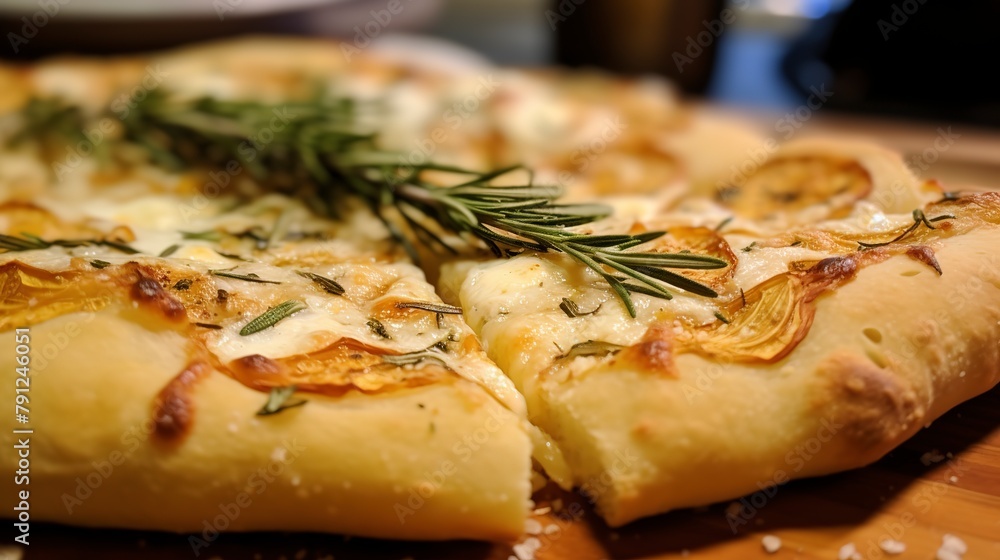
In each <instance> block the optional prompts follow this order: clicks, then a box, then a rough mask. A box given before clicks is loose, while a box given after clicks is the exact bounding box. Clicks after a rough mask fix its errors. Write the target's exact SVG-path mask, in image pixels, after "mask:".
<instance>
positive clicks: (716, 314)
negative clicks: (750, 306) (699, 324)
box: [715, 311, 730, 325]
mask: <svg viewBox="0 0 1000 560" xmlns="http://www.w3.org/2000/svg"><path fill="white" fill-rule="evenodd" d="M715 318H716V319H718V320H720V321H722V322H723V323H725V324H727V325H728V324H729V323H730V321H729V319H726V316H725V315H723V314H722V312H721V311H716V312H715Z"/></svg>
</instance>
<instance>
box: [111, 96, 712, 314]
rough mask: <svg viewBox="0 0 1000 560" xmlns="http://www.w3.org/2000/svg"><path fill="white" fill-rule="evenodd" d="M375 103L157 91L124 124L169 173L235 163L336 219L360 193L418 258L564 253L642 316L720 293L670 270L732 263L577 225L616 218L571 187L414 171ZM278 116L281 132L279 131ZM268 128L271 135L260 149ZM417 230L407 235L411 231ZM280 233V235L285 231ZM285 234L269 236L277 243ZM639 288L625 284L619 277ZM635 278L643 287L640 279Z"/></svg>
mask: <svg viewBox="0 0 1000 560" xmlns="http://www.w3.org/2000/svg"><path fill="white" fill-rule="evenodd" d="M367 109H368V106H366V105H363V104H361V103H359V102H356V101H354V100H351V99H331V98H329V97H327V96H324V95H318V96H316V97H315V98H313V99H307V100H303V101H295V102H288V103H286V104H284V105H281V106H271V105H267V104H264V103H258V102H251V101H224V100H219V99H213V98H202V99H196V100H190V99H177V98H171V97H170V96H169V94H167V93H164V92H163V91H162V90H154V91H153V92H151V93H150V94H149V95H147V96H146V97H145V98H144V99H143V100H141V101H139V102H138V103H137V104H136V107H135V108H134V110H133V111H132V112H131V113H130V115H129V117H128V118H127V119H125V121H124V138H125V140H126V141H128V142H131V143H133V144H137V145H139V146H143V147H145V149H146V150H147V151H148V153H149V155H150V157H151V158H152V159H153V160H155V161H157V162H159V163H161V164H163V165H166V166H170V167H191V166H197V167H209V168H212V167H219V166H220V165H225V164H227V163H232V162H237V163H239V164H241V165H242V167H243V168H245V169H246V170H247V171H248V173H249V174H250V175H251V176H252V177H253V178H255V179H256V180H257V181H259V182H261V183H263V184H265V185H266V186H270V187H273V188H276V189H280V190H285V191H293V192H295V193H296V194H298V195H299V196H301V197H302V198H303V199H304V200H309V201H315V202H316V203H318V204H321V205H323V206H325V208H326V210H327V211H328V213H330V214H331V215H336V209H337V206H338V203H339V202H340V201H341V200H342V199H343V198H344V195H347V194H350V195H355V196H359V197H361V198H362V199H363V200H365V201H366V202H367V203H368V205H369V206H370V207H371V209H372V211H373V212H374V213H375V215H376V216H377V217H378V218H379V219H380V220H381V221H382V222H383V224H384V225H385V226H386V229H387V230H388V231H389V233H390V234H391V235H392V236H393V237H394V238H395V239H396V240H397V241H398V242H399V243H400V245H401V246H402V247H403V248H404V249H405V250H406V251H407V252H408V253H409V255H410V256H411V258H412V259H413V260H415V261H416V260H418V255H417V251H416V248H415V247H414V245H413V243H412V241H411V239H410V234H412V235H413V236H414V237H416V238H417V239H419V240H420V241H421V242H423V243H424V244H426V245H427V246H428V247H430V248H432V249H441V250H446V251H452V252H453V251H454V250H455V249H454V247H452V246H451V245H450V244H448V243H446V242H445V241H444V237H445V234H447V233H452V234H458V235H459V236H460V237H464V238H466V239H470V238H471V239H478V240H479V241H480V242H482V243H484V244H485V245H486V246H487V247H488V248H490V249H491V250H492V251H493V252H494V253H495V254H496V255H497V256H510V255H512V254H516V253H517V252H519V251H522V250H532V251H558V252H562V253H566V254H567V255H570V256H571V257H572V258H574V259H575V260H577V261H579V262H581V263H582V264H584V265H586V266H587V267H588V268H590V269H591V270H593V271H594V272H596V273H597V274H598V275H599V276H600V277H602V278H603V279H604V280H605V281H606V282H607V283H608V284H609V285H610V286H611V289H612V290H613V291H614V292H615V294H616V295H617V296H618V297H619V298H620V299H621V300H622V302H623V303H624V305H625V307H626V309H627V310H628V313H629V315H631V316H632V317H635V316H636V308H635V305H634V302H633V301H632V297H631V295H630V294H631V293H642V294H646V295H651V296H653V297H659V298H666V299H669V298H670V297H672V294H671V292H670V291H669V290H668V289H667V286H674V287H678V288H681V289H684V290H687V291H690V292H692V293H695V294H698V295H703V296H707V297H715V295H716V294H715V292H714V291H713V290H711V289H710V288H708V287H707V286H703V285H701V284H699V283H697V282H695V281H693V280H690V279H686V278H684V277H682V276H680V275H678V274H674V273H668V272H667V271H666V270H665V269H711V268H723V267H725V266H727V265H728V263H727V262H726V261H723V260H720V259H717V258H714V257H710V256H706V255H694V254H690V253H683V254H681V253H678V254H666V253H656V252H643V251H637V250H634V249H635V248H636V247H637V246H639V245H642V244H644V243H647V242H649V241H652V240H654V239H656V238H658V237H660V236H662V235H664V233H663V232H650V233H643V234H639V235H587V234H582V233H579V232H576V231H574V230H573V229H572V228H573V227H575V226H580V225H584V224H588V223H591V222H594V221H596V220H599V219H602V218H605V217H607V216H608V215H610V214H611V209H610V208H609V207H607V206H604V205H599V204H557V203H556V202H555V201H556V199H557V198H558V197H559V196H561V195H562V189H561V188H560V187H555V186H540V185H535V184H533V181H532V180H530V179H529V181H528V182H527V184H522V185H517V186H496V185H494V181H495V180H496V179H497V178H499V177H501V176H503V175H506V174H508V173H512V172H515V171H518V170H521V168H520V167H518V166H515V167H509V168H505V169H499V170H495V171H491V172H487V173H481V172H475V171H469V170H466V169H460V168H455V167H451V166H447V165H440V164H435V163H427V164H423V165H418V166H410V165H408V164H406V163H405V162H403V161H402V160H401V158H399V155H398V154H394V153H388V152H385V151H382V150H380V149H379V148H378V146H377V144H376V141H375V135H374V133H373V132H372V131H371V130H370V127H366V126H364V124H365V123H364V121H365V119H364V117H365V116H366V115H365V111H366V110H367ZM275 119H280V120H281V121H282V122H281V124H282V126H281V127H277V126H273V122H274V121H275ZM262 130H268V131H269V132H270V133H271V134H270V135H269V136H270V137H271V140H270V141H268V142H266V143H259V142H255V141H254V138H255V137H256V136H257V135H258V133H259V132H260V131H262ZM425 171H439V172H445V173H449V174H451V175H453V176H458V177H461V178H460V179H458V180H456V181H455V184H453V185H452V186H447V187H442V186H440V185H437V184H433V183H430V182H427V181H425V180H424V175H425V173H424V172H425ZM404 228H408V230H409V233H408V232H407V231H406V229H404ZM276 231H280V228H276ZM274 236H275V234H274V232H272V235H270V236H268V237H266V238H265V239H267V240H268V241H271V240H273V239H272V238H273V237H274ZM622 275H623V276H624V277H627V278H628V279H630V280H631V281H629V282H627V283H626V282H623V281H622V280H620V279H619V278H620V277H621V276H622ZM633 282H634V283H633Z"/></svg>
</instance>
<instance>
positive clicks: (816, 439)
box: [446, 193, 1000, 526]
mask: <svg viewBox="0 0 1000 560" xmlns="http://www.w3.org/2000/svg"><path fill="white" fill-rule="evenodd" d="M684 219H685V217H684V216H666V217H664V218H663V219H662V221H661V222H660V223H656V222H650V223H646V224H643V223H635V224H632V223H630V222H625V223H624V224H619V225H618V226H617V227H616V226H614V225H609V224H603V225H602V226H601V227H603V228H604V229H602V230H600V233H606V231H616V230H621V229H630V230H631V231H645V230H646V229H655V230H660V229H663V230H665V231H666V232H667V234H666V235H665V236H663V237H661V238H659V239H657V240H654V241H651V242H650V244H649V245H647V246H645V247H646V248H647V250H649V249H650V248H652V249H654V250H656V251H662V252H664V253H671V254H682V253H683V252H684V251H692V252H696V253H699V252H700V253H707V254H710V255H714V256H716V257H718V258H720V259H723V260H725V261H727V262H728V263H729V266H727V267H726V268H724V269H720V270H706V271H701V272H697V273H686V274H685V278H687V279H688V280H689V281H690V282H689V283H688V286H687V287H686V289H684V290H677V289H674V290H673V292H674V297H673V299H669V300H668V299H664V298H663V297H662V296H661V297H650V296H646V295H642V294H640V293H637V294H636V295H635V305H636V308H637V309H638V314H637V317H636V318H635V319H633V318H630V317H629V315H628V313H626V310H625V309H624V308H623V306H622V305H621V304H620V302H619V301H618V300H617V299H616V298H615V297H614V294H613V293H612V291H611V290H610V289H609V288H608V286H607V283H606V282H605V281H604V280H603V279H602V278H601V277H600V276H598V275H597V274H595V273H594V272H593V271H592V270H591V269H588V268H587V267H584V266H581V265H580V264H579V263H576V262H574V261H572V260H571V259H567V258H566V257H565V256H563V255H558V254H539V253H533V254H522V255H520V256H517V257H514V258H511V259H508V260H503V261H494V262H490V263H486V264H480V265H477V266H475V267H473V268H472V269H471V270H466V271H464V272H463V271H462V269H461V267H453V268H450V269H447V271H446V274H452V275H454V274H460V275H461V276H462V280H461V281H456V280H455V279H454V278H452V279H451V282H453V283H455V284H458V285H460V288H459V289H458V296H459V298H460V301H461V305H462V307H463V309H465V312H466V318H467V319H468V321H469V324H470V325H471V326H472V327H473V329H474V330H475V331H476V332H477V333H478V334H479V335H480V337H481V339H482V341H483V344H484V346H485V348H486V349H487V352H488V354H489V355H490V356H491V357H492V358H493V359H494V360H495V361H496V363H497V364H498V365H499V366H500V368H501V369H503V370H504V372H505V373H507V375H509V376H510V377H511V379H512V380H513V381H514V383H515V384H516V385H517V387H518V388H519V389H520V390H521V392H522V393H523V394H524V395H525V398H526V400H527V403H528V411H529V416H530V418H531V420H532V422H533V423H535V424H536V425H538V426H539V427H540V428H541V429H542V430H543V431H545V432H546V433H547V434H549V435H550V436H551V437H552V438H553V440H554V441H555V442H556V445H557V446H558V448H559V449H560V450H561V452H562V455H563V457H564V459H565V461H566V465H567V466H568V469H569V471H570V472H571V473H572V481H573V482H572V483H573V485H574V486H576V487H578V488H580V489H581V490H582V492H583V493H584V494H585V495H586V496H587V497H588V498H590V499H591V500H592V501H593V502H594V503H595V504H596V505H597V507H598V509H599V511H600V512H601V514H602V515H603V516H604V517H605V519H606V520H607V521H608V523H609V524H611V525H614V526H617V525H622V524H624V523H627V522H629V521H632V520H635V519H638V518H640V517H643V516H647V515H652V514H655V513H660V512H664V511H667V510H670V509H674V508H680V507H687V506H698V505H705V504H708V503H712V502H715V501H719V500H724V499H729V498H734V497H738V496H740V495H743V494H746V493H749V492H754V491H758V490H761V489H764V488H770V487H772V486H774V485H780V484H783V483H785V482H787V481H788V480H790V479H793V478H800V477H807V476H816V475H821V474H827V473H831V472H836V471H841V470H845V469H850V468H856V467H860V466H863V465H866V464H868V463H871V462H873V461H875V460H876V459H878V458H879V457H881V456H882V455H884V454H885V453H886V452H888V451H889V450H891V449H892V448H893V447H895V446H896V445H898V444H899V443H900V442H902V441H904V440H905V439H907V438H908V437H910V436H911V435H912V434H913V433H915V432H916V431H917V430H919V429H920V428H921V427H922V426H925V425H927V424H929V423H930V422H931V421H932V420H934V419H935V418H937V417H938V416H940V415H941V414H942V413H944V412H945V411H946V410H948V409H949V408H951V407H952V406H954V405H956V404H958V403H959V402H961V401H963V400H966V399H968V398H971V397H973V396H975V395H978V394H980V393H982V392H984V391H986V390H987V389H989V388H990V387H992V386H994V385H996V384H997V382H998V381H1000V347H998V345H997V340H1000V262H998V260H997V257H996V255H995V254H994V253H995V251H994V248H995V247H996V246H997V245H998V243H1000V225H998V224H1000V195H998V194H996V193H986V194H974V195H968V196H962V197H959V198H955V197H951V196H949V197H946V198H945V199H943V200H941V201H938V202H934V203H930V204H928V205H926V206H923V207H921V208H920V209H917V210H915V211H914V212H912V213H907V214H884V213H878V214H877V215H875V216H872V215H868V214H866V213H859V214H858V215H856V216H854V217H852V218H845V219H841V220H833V221H827V222H822V223H819V224H817V225H814V226H800V227H796V228H792V229H790V230H788V231H785V232H782V233H778V234H762V233H760V232H759V231H755V230H753V229H743V228H741V227H739V226H738V225H737V224H738V222H737V221H733V222H732V223H731V224H730V225H727V226H724V227H723V228H722V231H721V232H720V231H715V229H714V228H706V227H702V226H699V225H696V224H693V223H689V224H688V225H682V223H683V221H684ZM686 219H688V220H689V221H690V222H696V221H698V218H697V217H691V216H687V218H686ZM625 280H631V279H630V278H626V279H625ZM673 282H674V286H682V284H681V283H679V282H677V281H676V279H674V280H673ZM713 293H714V294H717V297H710V296H712V295H713Z"/></svg>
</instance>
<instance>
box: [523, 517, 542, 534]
mask: <svg viewBox="0 0 1000 560" xmlns="http://www.w3.org/2000/svg"><path fill="white" fill-rule="evenodd" d="M524 532H525V533H527V534H529V535H537V534H539V533H541V532H542V524H541V523H539V522H538V521H536V520H534V519H528V520H527V521H525V522H524Z"/></svg>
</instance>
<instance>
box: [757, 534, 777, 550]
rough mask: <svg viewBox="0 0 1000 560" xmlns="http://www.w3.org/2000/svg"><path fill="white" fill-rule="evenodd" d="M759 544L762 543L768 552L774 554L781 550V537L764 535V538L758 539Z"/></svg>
mask: <svg viewBox="0 0 1000 560" xmlns="http://www.w3.org/2000/svg"><path fill="white" fill-rule="evenodd" d="M760 544H761V545H763V547H764V550H766V551H767V552H768V554H774V553H775V552H778V551H779V550H781V539H779V538H778V537H776V536H774V535H764V538H762V539H760Z"/></svg>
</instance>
